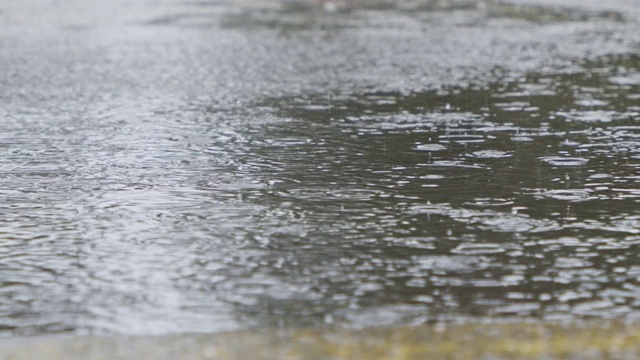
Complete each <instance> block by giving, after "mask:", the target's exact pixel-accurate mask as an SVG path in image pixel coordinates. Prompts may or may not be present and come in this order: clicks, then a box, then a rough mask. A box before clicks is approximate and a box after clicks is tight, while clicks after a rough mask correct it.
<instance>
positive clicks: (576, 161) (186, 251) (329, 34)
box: [0, 0, 640, 335]
mask: <svg viewBox="0 0 640 360" xmlns="http://www.w3.org/2000/svg"><path fill="white" fill-rule="evenodd" d="M569 4H570V3H569V2H567V6H568V5H569ZM574 6H576V7H575V8H570V9H569V8H568V9H565V8H559V7H557V6H553V4H548V1H542V0H540V1H533V0H532V1H512V2H508V1H507V2H494V1H480V2H478V1H427V0H424V1H407V2H398V3H397V4H394V3H385V2H376V3H373V2H367V1H362V4H361V5H360V7H358V8H356V9H351V10H350V11H346V10H347V9H341V10H344V11H339V12H337V13H330V14H329V13H325V12H323V11H322V10H320V9H319V8H318V7H317V6H316V7H314V6H313V5H308V4H306V5H305V4H300V3H293V2H283V3H279V2H271V1H269V2H263V3H260V6H256V3H251V2H246V1H235V2H226V1H203V2H187V1H178V0H167V1H159V0H158V1H133V0H131V1H129V0H118V1H101V0H91V1H80V0H69V1H65V2H57V1H53V0H51V1H42V2H35V1H17V0H12V1H4V2H3V3H2V4H0V69H2V71H0V85H1V92H0V120H1V121H0V193H1V196H2V202H1V203H0V214H1V217H0V331H1V332H2V333H3V334H5V335H12V334H39V333H56V332H76V333H87V332H94V333H120V334H162V333H176V332H215V331H226V330H234V329H247V328H265V327H277V326H303V325H311V326H321V325H327V324H334V325H338V326H355V327H366V326H377V325H393V324H417V323H425V322H435V321H450V320H473V319H479V318H480V319H485V318H487V317H490V318H498V319H500V318H506V319H509V318H512V317H518V318H522V317H535V318H542V319H576V318H582V317H605V318H626V319H634V318H637V317H638V314H640V311H639V310H640V302H639V300H638V298H639V295H640V280H638V279H639V278H638V277H639V276H640V262H638V260H637V257H638V256H637V254H638V251H640V212H638V201H639V200H640V190H639V189H638V182H639V181H640V178H639V177H638V163H639V161H640V152H639V150H638V148H639V147H638V145H639V144H640V126H639V125H638V124H637V121H638V119H639V118H640V105H639V102H640V57H639V56H638V54H637V51H638V44H639V42H640V35H639V34H640V16H639V12H638V9H637V8H638V7H637V3H634V2H633V1H624V0H619V1H611V2H606V3H604V4H603V2H599V1H593V2H591V1H585V2H582V1H581V2H577V3H576V4H574Z"/></svg>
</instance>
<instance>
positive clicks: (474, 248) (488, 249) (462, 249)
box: [451, 243, 506, 255]
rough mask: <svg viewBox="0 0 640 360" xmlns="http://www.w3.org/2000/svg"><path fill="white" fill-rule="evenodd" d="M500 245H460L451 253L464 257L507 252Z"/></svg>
mask: <svg viewBox="0 0 640 360" xmlns="http://www.w3.org/2000/svg"><path fill="white" fill-rule="evenodd" d="M505 251H506V250H505V248H503V247H502V246H501V245H500V244H489V243H482V244H460V245H458V246H457V247H456V248H455V249H453V250H452V251H451V252H452V253H454V254H462V255H480V254H499V253H503V252H505Z"/></svg>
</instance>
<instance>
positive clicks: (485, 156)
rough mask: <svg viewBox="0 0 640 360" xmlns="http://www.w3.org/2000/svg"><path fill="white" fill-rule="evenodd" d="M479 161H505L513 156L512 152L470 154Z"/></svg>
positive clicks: (495, 151)
mask: <svg viewBox="0 0 640 360" xmlns="http://www.w3.org/2000/svg"><path fill="white" fill-rule="evenodd" d="M469 156H470V157H474V158H478V159H503V158H508V157H511V156H513V154H511V153H510V152H507V151H500V150H479V151H475V152H473V153H471V154H469Z"/></svg>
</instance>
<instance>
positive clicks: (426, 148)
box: [413, 144, 447, 151]
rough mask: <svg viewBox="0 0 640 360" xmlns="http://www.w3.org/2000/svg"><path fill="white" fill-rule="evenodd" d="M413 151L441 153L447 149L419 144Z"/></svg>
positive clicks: (436, 145)
mask: <svg viewBox="0 0 640 360" xmlns="http://www.w3.org/2000/svg"><path fill="white" fill-rule="evenodd" d="M413 149H414V150H418V151H442V150H446V149H447V147H446V146H444V145H441V144H420V145H417V146H416V147H414V148H413Z"/></svg>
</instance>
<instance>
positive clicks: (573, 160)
mask: <svg viewBox="0 0 640 360" xmlns="http://www.w3.org/2000/svg"><path fill="white" fill-rule="evenodd" d="M539 159H540V160H542V162H545V163H547V164H549V165H553V166H583V165H586V164H587V163H588V162H589V159H586V158H581V157H563V156H545V157H541V158H539Z"/></svg>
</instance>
